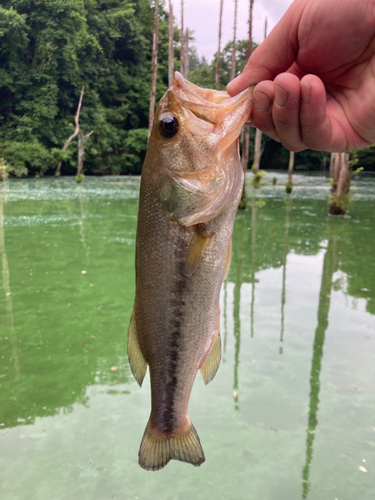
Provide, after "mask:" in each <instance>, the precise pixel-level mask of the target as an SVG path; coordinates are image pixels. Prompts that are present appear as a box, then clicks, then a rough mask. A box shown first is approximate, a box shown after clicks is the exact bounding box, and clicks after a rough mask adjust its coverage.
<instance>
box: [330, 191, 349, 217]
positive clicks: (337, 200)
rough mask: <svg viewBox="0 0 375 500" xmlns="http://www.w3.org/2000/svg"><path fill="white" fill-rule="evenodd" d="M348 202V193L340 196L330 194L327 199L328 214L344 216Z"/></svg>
mask: <svg viewBox="0 0 375 500" xmlns="http://www.w3.org/2000/svg"><path fill="white" fill-rule="evenodd" d="M350 202H351V198H350V192H347V193H344V194H342V195H341V196H338V195H337V194H336V193H331V194H330V195H329V198H328V206H329V213H330V214H331V215H345V213H346V211H347V209H348V206H349V205H350Z"/></svg>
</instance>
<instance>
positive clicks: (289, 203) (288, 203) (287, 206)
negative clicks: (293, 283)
mask: <svg viewBox="0 0 375 500" xmlns="http://www.w3.org/2000/svg"><path fill="white" fill-rule="evenodd" d="M291 208H292V200H291V199H290V198H288V199H287V200H286V201H285V235H284V254H283V283H282V291H281V331H280V342H281V343H282V342H283V341H284V308H285V284H286V260H287V257H288V253H289V251H288V249H289V243H288V241H289V238H288V237H289V224H290V211H291ZM282 353H283V348H282V345H280V354H282Z"/></svg>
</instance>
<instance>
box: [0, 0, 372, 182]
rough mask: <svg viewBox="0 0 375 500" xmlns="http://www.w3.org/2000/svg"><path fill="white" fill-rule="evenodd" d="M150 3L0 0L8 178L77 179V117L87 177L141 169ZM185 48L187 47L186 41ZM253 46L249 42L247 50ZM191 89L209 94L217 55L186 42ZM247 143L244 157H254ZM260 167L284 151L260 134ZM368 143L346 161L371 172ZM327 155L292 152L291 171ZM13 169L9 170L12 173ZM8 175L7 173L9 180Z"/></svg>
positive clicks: (283, 161) (1, 110)
mask: <svg viewBox="0 0 375 500" xmlns="http://www.w3.org/2000/svg"><path fill="white" fill-rule="evenodd" d="M153 9H154V2H153V1H151V0H43V1H37V0H3V1H2V2H1V6H0V157H1V158H3V159H4V161H5V162H6V164H7V165H9V168H13V172H23V173H24V172H26V170H27V171H28V172H29V174H30V175H36V174H38V176H41V175H43V174H53V173H54V172H55V170H56V167H57V164H58V163H59V161H62V173H63V174H75V172H76V168H77V142H76V141H77V140H76V139H75V140H74V141H72V143H71V144H70V146H69V148H68V150H67V151H65V152H64V151H62V147H63V145H64V143H65V141H66V140H67V139H68V137H69V136H70V135H71V134H72V133H73V131H74V128H75V124H74V116H75V114H76V111H77V105H78V101H79V95H80V91H81V88H82V86H84V87H85V93H84V97H83V103H82V108H81V113H80V126H81V129H82V130H83V132H84V134H87V133H88V132H90V131H91V130H93V131H94V133H93V135H92V136H91V137H90V140H89V141H88V142H87V144H86V145H85V172H86V173H89V174H126V173H134V174H138V173H140V172H141V168H142V163H143V160H144V157H145V152H146V149H147V128H148V112H149V97H150V85H151V55H152V41H153V17H154V13H153ZM158 35H159V45H158V51H159V53H158V77H157V89H156V99H157V100H158V99H160V98H161V96H162V95H163V94H164V92H165V90H166V88H167V85H168V12H166V11H165V10H164V3H161V5H159V30H158ZM190 40H191V42H193V41H194V39H193V36H192V35H191V36H190ZM179 42H180V30H179V29H178V28H177V26H175V28H174V45H175V47H174V48H175V68H176V69H178V68H179V55H180V48H179ZM232 47H233V43H232V42H229V43H228V44H227V45H226V46H225V47H224V48H223V50H222V53H221V59H220V89H222V90H224V89H225V86H226V84H227V83H228V82H229V80H230V73H231V65H232V61H231V58H232ZM246 47H247V40H239V41H238V42H237V46H236V71H235V72H236V74H239V73H240V72H241V71H242V69H243V67H244V66H245V62H246ZM255 48H256V45H255V44H254V46H253V49H255ZM189 50H190V75H189V78H190V80H191V81H192V82H193V83H196V84H197V85H200V86H202V87H206V88H214V86H215V74H216V54H215V55H214V58H213V60H212V61H211V63H210V62H208V61H207V60H206V59H205V58H204V57H202V58H199V55H198V53H197V50H196V48H195V47H194V45H193V43H190V49H189ZM252 142H253V141H252V139H250V158H252ZM264 145H265V150H264V153H263V155H262V159H261V168H264V169H270V168H272V169H275V168H287V165H288V158H289V154H288V152H287V151H286V150H285V149H284V148H283V147H282V146H281V145H280V144H279V143H276V142H275V141H272V140H271V139H269V138H268V137H266V136H264ZM374 148H375V146H374V147H371V148H365V149H358V150H356V151H355V152H353V154H352V160H351V162H352V163H353V166H354V164H356V163H358V165H359V166H361V167H363V168H365V169H366V170H375V162H374V157H375V149H374ZM326 160H327V154H326V153H320V152H317V151H309V150H307V151H303V152H300V153H297V154H296V157H295V168H296V170H302V169H304V170H310V169H320V168H325V166H326V163H327V161H326ZM9 172H10V171H9ZM12 175H13V174H12Z"/></svg>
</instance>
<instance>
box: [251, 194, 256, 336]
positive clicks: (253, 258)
mask: <svg viewBox="0 0 375 500" xmlns="http://www.w3.org/2000/svg"><path fill="white" fill-rule="evenodd" d="M257 212H258V206H257V200H256V198H254V197H253V199H252V203H251V285H252V286H251V309H250V310H251V313H250V314H251V316H250V318H251V320H250V331H251V337H254V302H255V272H256V266H257V258H256V257H257Z"/></svg>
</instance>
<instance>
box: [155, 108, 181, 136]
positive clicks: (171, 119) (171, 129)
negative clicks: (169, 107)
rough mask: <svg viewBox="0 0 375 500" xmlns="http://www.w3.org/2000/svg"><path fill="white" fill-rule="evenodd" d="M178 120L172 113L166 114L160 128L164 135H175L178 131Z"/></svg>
mask: <svg viewBox="0 0 375 500" xmlns="http://www.w3.org/2000/svg"><path fill="white" fill-rule="evenodd" d="M178 127H179V124H178V120H177V118H176V117H175V116H174V115H172V113H167V114H165V115H164V116H163V117H162V118H161V119H160V121H159V130H160V133H161V134H162V135H164V137H168V138H170V137H173V136H174V135H176V134H177V132H178Z"/></svg>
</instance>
